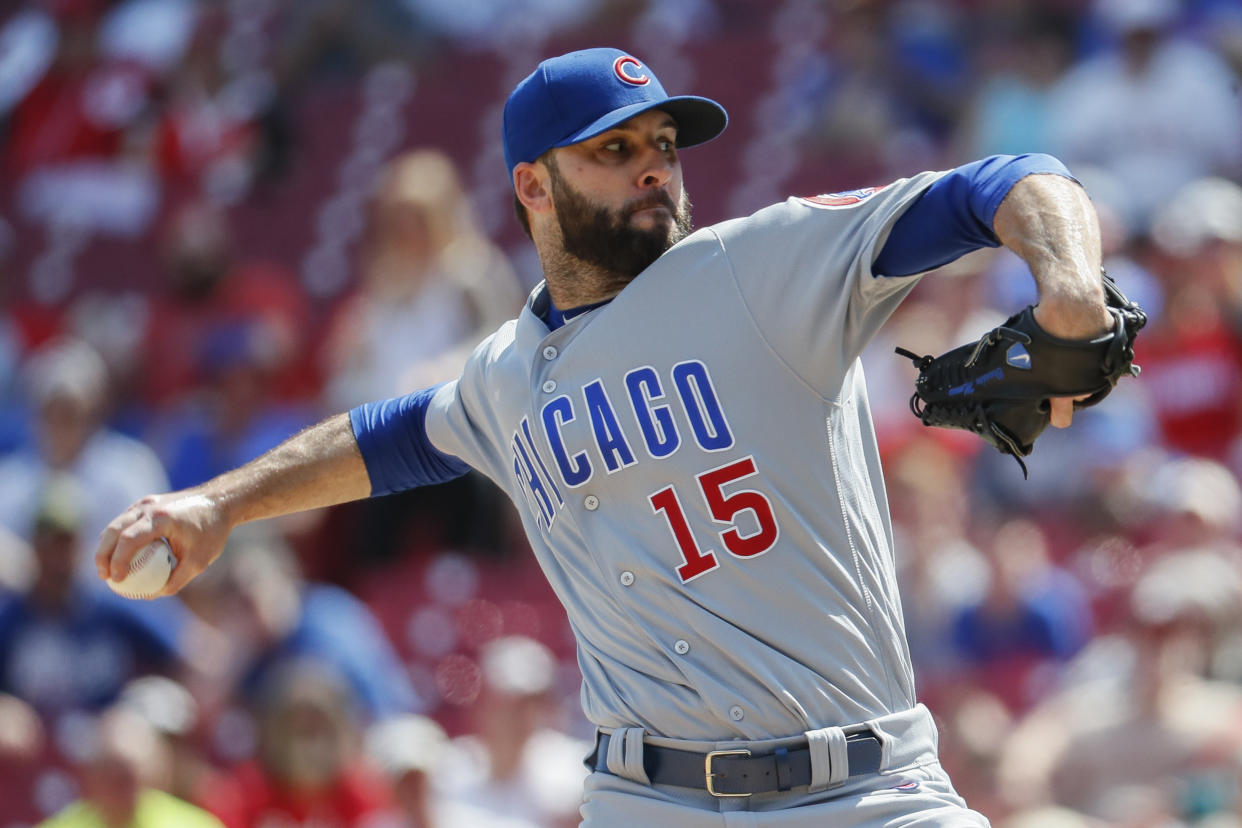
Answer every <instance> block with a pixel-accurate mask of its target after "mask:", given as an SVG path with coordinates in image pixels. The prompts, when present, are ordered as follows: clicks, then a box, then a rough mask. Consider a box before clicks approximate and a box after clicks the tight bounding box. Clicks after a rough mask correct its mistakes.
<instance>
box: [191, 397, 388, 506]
mask: <svg viewBox="0 0 1242 828" xmlns="http://www.w3.org/2000/svg"><path fill="white" fill-rule="evenodd" d="M196 493H197V494H200V495H203V496H204V497H207V498H209V499H211V500H212V501H214V502H215V503H216V504H217V505H218V506H219V508H220V509H221V510H222V511H223V513H224V515H225V518H226V520H227V522H228V524H229V525H230V526H236V525H238V524H241V523H247V522H249V521H253V520H262V519H264V518H271V517H278V516H280V515H287V514H290V513H292V512H301V511H305V510H307V509H317V508H320V507H323V506H333V505H336V504H338V503H345V502H347V501H350V500H360V499H362V498H364V497H367V496H369V495H370V494H371V480H370V478H369V477H368V476H367V468H366V464H365V463H364V462H363V459H362V453H361V452H360V451H359V450H358V443H357V441H356V440H355V439H354V432H353V428H352V427H351V425H350V422H349V415H348V414H337V415H335V416H333V417H329V418H328V419H326V420H324V421H323V422H321V423H318V424H317V425H313V426H311V427H310V428H307V429H305V430H303V431H301V432H299V433H298V434H296V435H294V436H293V437H290V438H289V439H288V440H286V441H285V442H283V443H281V444H280V445H279V446H277V447H276V448H274V449H272V450H271V451H269V452H267V453H266V454H264V455H262V456H261V457H258V458H256V459H255V460H252V461H251V462H249V463H247V464H246V465H244V466H241V467H240V468H237V469H234V470H233V471H230V472H225V473H224V474H222V475H220V476H218V477H216V478H213V479H212V480H210V481H208V482H207V483H204V484H203V485H202V486H200V487H198V490H197V492H196Z"/></svg>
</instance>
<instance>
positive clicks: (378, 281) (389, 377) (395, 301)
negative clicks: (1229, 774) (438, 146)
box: [326, 150, 522, 409]
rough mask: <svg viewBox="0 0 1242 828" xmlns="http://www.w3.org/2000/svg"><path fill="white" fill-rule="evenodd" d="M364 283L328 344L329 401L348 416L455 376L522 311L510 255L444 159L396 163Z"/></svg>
mask: <svg viewBox="0 0 1242 828" xmlns="http://www.w3.org/2000/svg"><path fill="white" fill-rule="evenodd" d="M369 232H370V236H369V238H368V240H367V242H366V246H365V250H364V252H363V257H362V258H363V261H362V274H361V283H360V285H359V288H358V290H357V292H356V293H355V295H354V296H353V297H351V298H350V299H348V300H347V301H346V302H345V304H344V306H343V308H342V309H341V311H340V313H339V315H338V316H337V319H336V321H335V323H334V324H333V326H332V329H331V332H330V334H329V337H328V342H327V351H326V358H327V363H328V366H329V367H328V373H329V381H328V386H327V391H326V394H327V397H328V400H329V401H330V404H331V405H332V407H334V408H337V409H346V408H350V407H352V406H355V405H358V404H359V403H362V402H365V401H367V400H373V399H385V398H387V397H392V396H397V395H399V394H405V393H408V392H410V391H413V390H414V389H416V388H421V387H424V386H427V385H431V384H433V383H436V382H442V381H444V380H447V379H450V378H452V377H454V376H456V374H457V372H458V371H459V370H460V369H461V366H462V364H464V362H465V359H466V357H467V356H469V353H470V350H472V349H473V348H474V346H475V345H476V344H477V343H478V340H479V339H480V338H481V337H482V335H484V334H485V333H490V332H491V331H492V330H493V329H494V328H495V327H496V326H497V325H499V324H500V323H502V322H504V321H505V320H507V319H510V318H512V316H513V315H514V314H515V313H516V312H517V311H518V310H519V309H520V308H521V302H522V297H521V293H520V292H519V289H518V286H517V282H516V277H515V276H514V274H513V271H512V269H511V268H510V266H509V264H508V262H507V261H506V259H505V258H504V255H503V254H502V253H501V252H500V251H499V249H497V248H496V247H495V246H494V245H493V244H492V243H491V242H490V241H488V240H487V238H486V237H485V236H483V235H482V233H481V232H480V231H479V229H478V227H477V226H476V225H475V223H474V218H473V216H472V215H471V212H470V204H469V201H468V199H467V196H466V193H465V191H464V190H463V188H462V184H461V181H460V178H459V176H458V173H457V170H456V169H455V168H454V167H453V164H452V162H451V161H450V160H449V158H448V156H446V155H444V154H443V153H442V152H440V151H438V150H415V151H413V152H410V153H407V154H406V155H403V156H401V157H400V158H398V159H396V160H394V161H393V162H392V163H391V164H390V165H389V167H388V169H387V170H386V171H385V173H384V175H383V178H382V180H381V183H380V186H379V190H378V193H377V195H376V198H375V203H374V211H373V213H372V222H371V226H370V230H369Z"/></svg>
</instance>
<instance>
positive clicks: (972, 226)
mask: <svg viewBox="0 0 1242 828" xmlns="http://www.w3.org/2000/svg"><path fill="white" fill-rule="evenodd" d="M1034 173H1053V174H1056V175H1063V176H1065V177H1066V178H1070V179H1073V178H1074V177H1073V176H1072V175H1070V172H1069V170H1068V169H1066V168H1065V165H1064V164H1062V163H1061V162H1060V161H1058V160H1057V159H1056V158H1053V157H1052V156H1051V155H1045V154H1043V153H1029V154H1027V155H993V156H991V157H990V158H984V159H983V160H981V161H975V162H973V163H970V164H966V165H963V166H961V167H958V168H957V169H955V170H951V171H950V172H948V173H947V174H945V175H944V176H942V177H941V178H939V179H937V180H936V181H935V183H933V184H932V185H931V186H930V187H928V188H927V191H926V192H924V193H923V194H922V195H921V196H919V198H918V200H916V201H915V202H914V204H912V205H910V207H909V209H907V210H906V212H905V213H904V214H902V216H901V218H899V219H898V220H897V223H896V224H895V225H893V229H892V232H891V233H890V234H889V237H888V240H887V241H886V242H885V244H884V249H883V250H881V251H880V255H879V256H877V257H876V260H875V263H874V265H873V266H872V268H871V272H872V273H874V274H875V275H877V276H912V275H914V274H916V273H925V272H926V271H928V270H932V269H933V268H937V267H940V266H941V265H944V264H948V263H949V262H951V261H953V260H954V259H956V258H958V257H959V256H962V255H964V254H966V253H969V252H971V251H972V250H978V249H979V248H981V247H999V246H1000V241H999V240H997V238H996V234H995V233H994V232H993V231H992V221H993V219H994V218H995V216H996V210H997V208H998V207H1000V204H1001V202H1002V201H1004V200H1005V196H1007V195H1008V194H1009V191H1010V190H1011V189H1012V188H1013V185H1014V184H1017V183H1018V182H1019V181H1020V180H1022V179H1023V178H1026V177H1027V176H1028V175H1032V174H1034Z"/></svg>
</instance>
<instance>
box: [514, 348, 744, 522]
mask: <svg viewBox="0 0 1242 828" xmlns="http://www.w3.org/2000/svg"><path fill="white" fill-rule="evenodd" d="M622 385H623V386H624V391H625V399H624V401H622V402H620V403H618V402H616V401H614V400H613V399H612V397H611V396H610V395H609V393H608V391H607V390H606V389H605V387H604V382H603V380H602V379H598V378H596V379H592V380H591V381H590V382H587V383H585V384H584V385H583V386H582V387H581V388H580V389H578V392H577V393H576V394H561V395H559V396H557V397H554V398H553V399H551V400H549V401H548V402H546V403H545V404H544V405H543V408H542V409H540V412H539V418H538V421H537V422H536V423H535V427H536V428H542V430H543V435H544V437H545V439H546V443H547V446H548V449H549V452H550V454H551V458H550V461H551V462H545V461H544V458H543V457H542V456H541V455H540V453H539V450H538V449H537V448H536V442H535V440H534V439H533V438H532V435H531V423H530V421H529V420H528V419H527V418H525V417H524V418H522V421H521V422H520V423H519V424H518V427H517V429H516V430H515V431H514V433H513V439H512V441H511V445H510V448H511V450H512V453H513V473H514V475H515V476H516V478H517V481H518V483H519V485H520V486H521V488H522V490H523V492H525V494H526V501H527V505H528V506H529V507H530V509H531V513H532V514H533V515H534V516H535V519H536V521H537V522H538V523H539V525H540V526H542V527H543V528H544V529H545V530H549V529H551V528H552V524H553V522H554V521H555V520H556V513H557V512H558V511H559V510H560V507H562V506H564V505H565V501H564V499H563V497H562V495H561V487H562V486H563V487H565V488H567V489H576V488H578V487H579V486H583V485H585V484H586V483H587V482H588V481H590V480H591V478H592V477H593V476H594V475H595V474H596V473H597V472H598V471H599V470H600V469H603V471H604V472H605V473H606V474H615V473H617V472H619V471H622V470H623V469H626V468H628V467H630V466H633V465H634V464H636V463H638V462H639V451H640V450H641V451H642V452H645V453H646V456H647V457H649V458H651V459H653V460H662V459H665V458H667V457H671V456H672V455H673V453H674V452H676V451H677V450H678V449H679V448H680V447H681V446H682V445H683V444H684V443H686V441H687V440H691V441H693V443H694V445H697V446H698V447H699V448H700V449H702V450H703V451H709V452H717V451H724V450H726V449H729V448H732V447H733V444H734V439H733V432H732V430H731V429H730V428H729V421H728V418H727V417H726V416H725V412H724V408H723V407H722V405H721V403H720V395H719V394H718V393H717V392H716V388H715V386H714V385H713V384H712V378H711V374H710V373H709V372H708V370H707V365H705V364H704V363H703V362H702V361H701V360H697V359H696V360H686V361H684V362H679V363H677V364H676V365H674V366H673V367H672V369H671V370H670V371H669V372H668V375H667V376H661V374H660V373H659V372H658V371H656V369H655V368H653V367H651V366H649V365H644V366H641V367H639V368H634V369H632V370H630V371H628V372H627V373H626V374H625V375H624V377H623V380H622ZM677 413H680V414H681V419H680V422H682V423H684V424H685V425H687V426H688V427H689V433H688V434H683V433H682V431H681V428H682V426H679V425H678V423H679V419H678V417H677ZM578 420H582V424H581V425H585V426H587V427H586V428H578V429H576V430H575V429H570V428H568V427H569V426H571V425H572V424H573V423H575V422H576V421H578ZM635 425H637V428H635V427H634V426H635ZM567 433H576V434H577V435H578V439H577V440H574V439H573V438H568V439H567ZM583 434H586V435H588V436H587V438H586V439H585V440H584V439H582V435H583Z"/></svg>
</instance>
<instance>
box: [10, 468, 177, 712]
mask: <svg viewBox="0 0 1242 828" xmlns="http://www.w3.org/2000/svg"><path fill="white" fill-rule="evenodd" d="M37 496H38V498H39V500H38V505H37V506H36V508H35V509H34V510H33V515H34V518H33V523H34V530H33V533H32V534H33V541H32V543H33V546H34V552H35V564H36V575H35V579H34V582H33V583H32V584H31V586H30V588H29V590H28V591H26V592H25V593H21V594H17V595H14V596H11V597H10V598H9V599H8V600H5V601H3V602H0V691H3V692H7V693H11V694H12V695H15V696H17V697H18V698H21V699H24V700H25V701H27V702H29V703H30V704H32V705H34V706H35V707H36V708H37V709H38V710H39V711H40V712H41V713H43V714H44V715H46V716H58V715H60V714H63V713H68V712H72V711H75V710H80V709H94V710H97V709H99V708H101V707H102V706H104V705H106V704H109V703H111V702H112V701H114V700H115V699H116V697H117V694H118V693H119V692H120V690H121V688H122V686H124V684H125V682H126V681H128V680H129V679H131V678H133V677H134V676H136V675H140V674H142V673H143V672H149V671H163V672H167V673H177V672H187V671H190V670H192V669H193V668H192V667H191V664H192V663H193V664H198V663H199V662H197V661H192V660H191V659H190V655H191V646H190V641H191V638H190V636H192V635H193V634H194V632H195V625H194V624H193V622H192V620H191V619H188V618H187V617H186V615H185V611H184V608H182V607H181V606H180V604H178V603H176V602H175V601H173V600H172V599H169V600H166V601H161V602H159V603H149V604H148V603H142V602H136V601H129V600H126V599H124V598H120V597H118V596H116V595H113V594H112V593H111V592H110V591H108V590H107V589H106V588H105V587H104V586H103V585H102V584H101V583H100V582H98V581H85V580H82V579H79V578H76V577H75V571H76V569H77V567H78V562H77V556H78V534H79V532H80V531H81V528H82V526H83V500H82V493H81V491H80V490H79V489H78V488H77V486H76V485H75V484H74V482H73V481H72V480H71V479H68V478H54V479H52V480H50V481H49V482H48V484H47V485H46V486H45V487H44V488H42V489H41V490H40V491H39V492H37Z"/></svg>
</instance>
